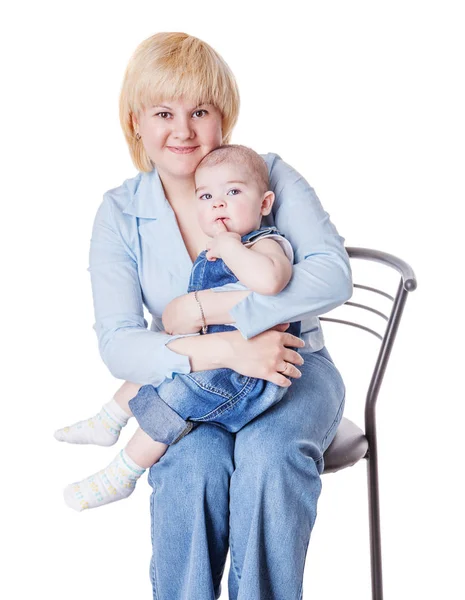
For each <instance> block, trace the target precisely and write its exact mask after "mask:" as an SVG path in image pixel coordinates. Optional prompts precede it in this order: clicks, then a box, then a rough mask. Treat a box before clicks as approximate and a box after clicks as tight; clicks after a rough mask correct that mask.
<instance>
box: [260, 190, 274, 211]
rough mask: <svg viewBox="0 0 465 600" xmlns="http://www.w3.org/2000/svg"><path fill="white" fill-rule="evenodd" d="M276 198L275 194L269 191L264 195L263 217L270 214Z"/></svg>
mask: <svg viewBox="0 0 465 600" xmlns="http://www.w3.org/2000/svg"><path fill="white" fill-rule="evenodd" d="M274 198H275V196H274V193H273V192H272V191H271V190H268V191H267V192H265V193H264V194H263V200H262V208H261V214H262V215H269V214H270V212H271V207H272V206H273V202H274Z"/></svg>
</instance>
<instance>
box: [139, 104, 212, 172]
mask: <svg viewBox="0 0 465 600" xmlns="http://www.w3.org/2000/svg"><path fill="white" fill-rule="evenodd" d="M221 125H222V116H221V113H220V111H219V110H218V109H217V108H216V107H215V106H213V105H212V104H200V105H198V106H195V105H194V104H192V102H189V101H187V100H184V99H181V100H166V101H162V102H161V104H157V105H155V106H153V107H152V108H150V109H146V110H144V112H143V113H141V114H140V115H139V119H138V126H137V121H136V124H135V129H136V131H137V130H138V131H139V133H140V135H141V137H142V139H141V140H140V142H141V143H143V144H144V148H145V150H146V152H147V154H148V155H149V157H150V158H151V160H152V162H153V163H154V164H155V165H156V167H157V170H158V172H159V174H160V177H161V178H162V179H163V176H165V177H176V178H179V177H186V178H190V177H192V176H193V174H194V171H195V169H196V167H197V165H198V164H199V162H200V161H201V160H202V158H203V157H204V156H206V155H207V154H208V153H209V152H210V151H211V150H213V149H214V148H217V147H218V146H220V145H221V143H222V128H221Z"/></svg>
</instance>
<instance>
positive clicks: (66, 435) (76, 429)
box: [55, 381, 141, 446]
mask: <svg viewBox="0 0 465 600" xmlns="http://www.w3.org/2000/svg"><path fill="white" fill-rule="evenodd" d="M140 387H141V386H140V385H139V384H137V383H131V382H130V381H125V382H124V383H123V385H122V386H121V387H120V388H119V390H118V391H117V392H116V394H115V395H114V397H113V398H112V399H111V400H110V402H107V403H106V404H104V405H103V407H102V409H101V411H100V412H99V413H98V414H96V415H95V416H93V417H91V418H90V419H85V420H84V421H78V422H77V423H74V425H69V426H68V427H64V428H63V429H58V431H55V438H56V439H57V440H59V441H60V442H68V443H70V444H97V445H98V446H112V445H113V444H114V443H115V442H116V441H117V440H118V438H119V434H120V431H121V429H122V428H123V427H124V426H125V425H126V423H127V422H128V420H129V418H130V417H132V413H131V410H130V408H129V400H131V399H132V398H134V396H136V395H137V392H138V391H139V389H140Z"/></svg>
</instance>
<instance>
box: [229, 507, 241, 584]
mask: <svg viewBox="0 0 465 600" xmlns="http://www.w3.org/2000/svg"><path fill="white" fill-rule="evenodd" d="M230 504H231V500H230ZM230 514H231V511H230ZM229 549H230V550H231V553H230V554H231V566H232V568H233V569H234V574H235V575H236V578H237V581H238V582H240V580H241V577H240V575H239V573H238V570H237V567H236V561H235V558H234V544H233V537H232V528H231V521H230V523H229Z"/></svg>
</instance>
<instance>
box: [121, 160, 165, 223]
mask: <svg viewBox="0 0 465 600" xmlns="http://www.w3.org/2000/svg"><path fill="white" fill-rule="evenodd" d="M132 181H134V182H135V186H134V192H133V195H132V198H131V200H130V201H129V203H128V205H127V206H126V208H125V209H124V210H123V213H124V214H125V215H133V216H134V217H141V218H142V219H157V218H158V217H160V215H161V214H163V213H164V212H165V211H166V208H167V205H168V200H167V199H166V197H165V192H164V190H163V185H162V183H161V180H160V176H159V174H158V171H157V170H156V169H155V168H153V169H152V171H150V172H149V173H139V175H137V177H135V178H134V179H133V180H132Z"/></svg>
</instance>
